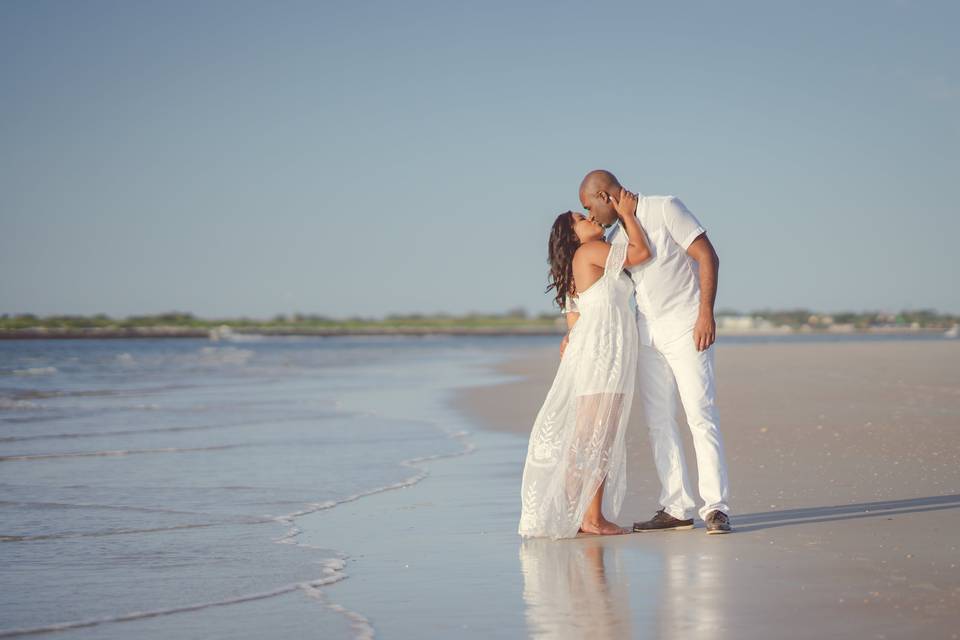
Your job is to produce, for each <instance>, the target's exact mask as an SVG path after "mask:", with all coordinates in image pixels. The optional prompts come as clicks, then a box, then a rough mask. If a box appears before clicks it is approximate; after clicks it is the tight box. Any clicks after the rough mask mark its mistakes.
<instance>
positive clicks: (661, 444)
mask: <svg viewBox="0 0 960 640" xmlns="http://www.w3.org/2000/svg"><path fill="white" fill-rule="evenodd" d="M713 347H714V345H710V347H709V348H707V349H706V350H705V351H697V347H696V345H695V344H694V342H693V328H692V327H691V329H690V331H689V332H687V333H684V334H683V335H681V336H680V337H678V338H675V339H671V340H670V341H669V342H666V343H659V342H657V341H656V340H654V341H653V345H652V346H648V345H640V352H639V362H638V367H639V371H638V376H637V377H638V380H639V383H638V384H639V392H640V398H641V402H642V404H643V410H644V415H645V418H646V422H647V426H648V427H649V429H650V444H651V446H652V448H653V459H654V463H655V464H656V466H657V474H658V475H659V476H660V486H661V490H660V506H661V507H663V509H664V510H665V511H666V512H667V513H669V514H670V515H672V516H673V517H675V518H680V519H681V520H686V519H687V518H690V517H692V515H693V512H694V507H696V502H695V501H694V498H693V495H692V491H691V489H692V486H691V485H690V479H689V478H688V476H687V466H686V463H685V461H684V455H683V441H682V440H681V439H680V432H679V430H678V428H677V421H678V420H677V419H678V413H679V412H678V411H677V395H678V392H679V397H680V402H681V404H682V405H683V410H684V413H686V414H687V423H688V425H689V427H690V432H691V434H692V435H693V446H694V450H695V451H696V454H697V472H698V475H699V478H700V486H699V489H700V497H701V498H702V499H703V501H704V504H703V506H702V507H701V508H700V510H699V516H700V518H701V519H703V518H704V517H705V516H706V515H707V514H708V513H710V512H711V511H713V510H714V509H718V510H720V511H723V512H724V513H726V514H728V515H729V514H730V509H729V506H728V505H727V500H728V499H729V497H728V493H729V487H728V484H727V467H726V462H725V455H724V451H723V438H722V437H721V435H720V416H719V413H718V411H717V402H716V385H715V382H714V365H713V360H714V354H713Z"/></svg>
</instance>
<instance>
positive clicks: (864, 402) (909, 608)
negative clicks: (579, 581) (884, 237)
mask: <svg viewBox="0 0 960 640" xmlns="http://www.w3.org/2000/svg"><path fill="white" fill-rule="evenodd" d="M716 348H717V357H716V363H717V371H718V376H717V384H718V403H719V405H720V415H721V431H722V433H723V437H724V441H725V448H726V453H727V461H728V468H729V475H730V479H731V509H732V512H731V522H732V525H733V527H734V531H733V533H732V534H730V535H725V536H706V535H705V534H704V532H703V524H702V522H701V521H700V520H699V518H695V521H696V528H695V529H694V530H692V531H689V532H659V533H649V534H648V533H644V534H634V535H627V536H609V537H606V538H605V541H606V542H605V543H608V544H610V545H614V546H616V547H618V548H621V549H622V548H627V549H633V548H636V549H637V550H638V551H640V552H644V553H650V552H656V553H658V554H660V558H661V562H662V563H663V566H664V567H666V568H667V569H665V571H666V573H664V574H663V575H662V576H660V577H661V578H663V579H664V580H665V583H664V584H663V585H662V586H663V587H664V589H665V590H666V591H667V592H668V594H667V595H666V596H664V598H663V599H662V602H661V604H660V605H659V615H658V616H657V619H659V620H661V621H671V622H672V624H673V625H675V626H673V627H671V626H669V625H668V626H662V625H661V627H660V632H659V635H658V637H698V634H699V633H700V632H703V633H704V637H706V635H707V632H708V631H710V630H711V629H710V628H712V630H713V631H714V632H720V636H719V637H727V634H729V635H730V636H732V635H737V637H756V638H760V637H784V638H786V637H798V638H800V637H831V636H834V637H836V636H838V635H843V636H846V637H850V636H856V637H865V638H867V637H876V638H895V637H920V636H922V637H944V638H950V637H957V635H956V633H957V632H956V629H957V625H958V624H960V544H958V543H956V531H957V530H958V528H960V430H958V416H960V369H958V367H956V365H955V363H956V362H957V361H958V359H960V343H957V342H952V341H946V342H939V341H937V342H925V341H917V342H883V343H878V342H871V343H864V342H860V343H857V342H849V343H838V342H833V343H792V344H791V343H784V342H780V343H754V344H746V343H740V344H718V345H717V347H716ZM557 363H558V354H557V349H556V347H555V346H553V345H551V346H549V347H540V348H536V347H531V348H528V349H525V350H523V351H518V352H517V353H516V354H515V355H514V357H512V358H510V359H508V360H506V361H504V362H502V363H500V364H499V365H497V366H495V367H494V371H495V372H496V373H498V374H500V375H503V376H507V377H508V379H510V380H511V381H510V382H504V383H501V384H495V385H491V386H485V387H473V388H468V389H463V390H461V391H460V392H459V393H458V394H457V395H456V397H455V398H454V400H453V404H454V406H455V407H456V408H457V409H458V410H460V411H461V412H463V414H464V415H466V416H469V417H470V419H471V420H472V421H473V422H474V423H475V424H478V425H482V426H483V427H484V428H485V429H488V430H491V431H498V432H509V433H513V434H515V435H519V436H521V437H523V436H525V435H526V434H529V429H530V426H531V425H532V423H533V419H534V417H535V415H536V412H537V410H538V409H539V407H540V406H541V404H542V401H543V398H544V397H545V395H546V392H547V390H548V389H549V386H550V384H551V383H552V381H553V377H554V375H555V373H556V366H557ZM682 415H683V414H682V410H681V412H680V416H681V418H680V419H681V425H683V417H682ZM629 424H630V432H628V435H627V447H628V483H629V487H628V492H627V497H626V499H625V501H624V507H623V510H622V512H621V514H619V517H616V518H612V519H613V520H615V521H617V522H618V523H619V524H621V525H627V524H629V523H630V522H632V521H635V520H640V519H646V518H647V517H649V516H651V515H653V511H654V510H655V509H656V508H659V505H657V504H656V500H657V495H658V493H659V481H658V479H657V477H656V474H655V471H654V470H653V462H652V456H651V455H650V452H649V444H648V442H647V437H646V432H645V431H646V430H645V428H644V427H643V424H642V418H641V417H640V410H638V407H637V403H635V406H634V410H633V412H632V413H631V419H630V423H629ZM681 432H682V433H683V440H684V445H685V454H686V459H687V464H688V468H689V472H690V476H691V481H692V483H693V485H694V487H696V477H697V474H696V465H695V462H694V460H695V457H694V453H693V449H692V442H691V439H690V436H689V432H688V430H687V429H686V428H685V426H681ZM521 468H522V467H521ZM521 468H518V469H517V470H516V471H517V473H519V470H520V469H521ZM630 474H633V477H632V478H630ZM514 481H515V483H519V475H517V477H516V478H514ZM674 569H676V570H674ZM652 579H655V580H656V579H657V578H656V577H653V578H652ZM673 592H675V593H673ZM674 601H676V604H674ZM688 604H689V606H687V605H688ZM696 607H702V608H703V610H702V611H700V612H699V613H698V612H697V611H695V610H694V609H695V608H696ZM705 621H706V622H711V624H710V625H708V626H701V625H700V622H705ZM708 627H710V628H708ZM788 629H789V630H790V631H789V632H788V631H787V630H788ZM951 634H953V635H951ZM711 637H714V636H711Z"/></svg>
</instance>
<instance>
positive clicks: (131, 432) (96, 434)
mask: <svg viewBox="0 0 960 640" xmlns="http://www.w3.org/2000/svg"><path fill="white" fill-rule="evenodd" d="M0 408H3V399H2V398H0ZM359 415H361V414H359V413H347V412H343V413H339V414H337V413H323V412H316V413H312V414H307V415H302V416H291V417H289V418H270V419H269V420H245V421H242V422H228V423H225V424H201V425H194V426H184V427H151V428H146V429H116V430H112V431H84V432H82V433H77V432H73V433H45V434H40V435H35V436H34V435H30V436H0V442H25V441H27V440H60V439H66V438H102V437H104V436H107V437H114V436H139V435H143V434H146V433H177V432H181V431H209V430H213V429H235V428H237V427H252V426H255V425H258V424H264V425H266V424H280V423H284V422H299V421H303V420H328V419H330V418H338V419H340V418H350V417H354V416H359Z"/></svg>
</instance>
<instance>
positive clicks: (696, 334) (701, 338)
mask: <svg viewBox="0 0 960 640" xmlns="http://www.w3.org/2000/svg"><path fill="white" fill-rule="evenodd" d="M716 339H717V323H716V322H715V321H714V319H713V313H704V312H702V311H701V312H700V317H699V318H697V324H695V325H693V343H694V344H695V345H697V351H706V350H707V349H708V348H710V345H712V344H713V343H714V342H715V341H716Z"/></svg>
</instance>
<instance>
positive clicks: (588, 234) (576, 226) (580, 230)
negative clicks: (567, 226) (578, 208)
mask: <svg viewBox="0 0 960 640" xmlns="http://www.w3.org/2000/svg"><path fill="white" fill-rule="evenodd" d="M570 215H571V216H573V231H574V233H576V234H577V237H578V238H580V244H583V243H584V242H589V241H591V240H599V239H600V238H602V237H603V225H601V224H600V223H599V222H597V221H596V220H591V219H589V218H587V216H585V215H583V214H582V213H577V212H573V213H571V214H570Z"/></svg>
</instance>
